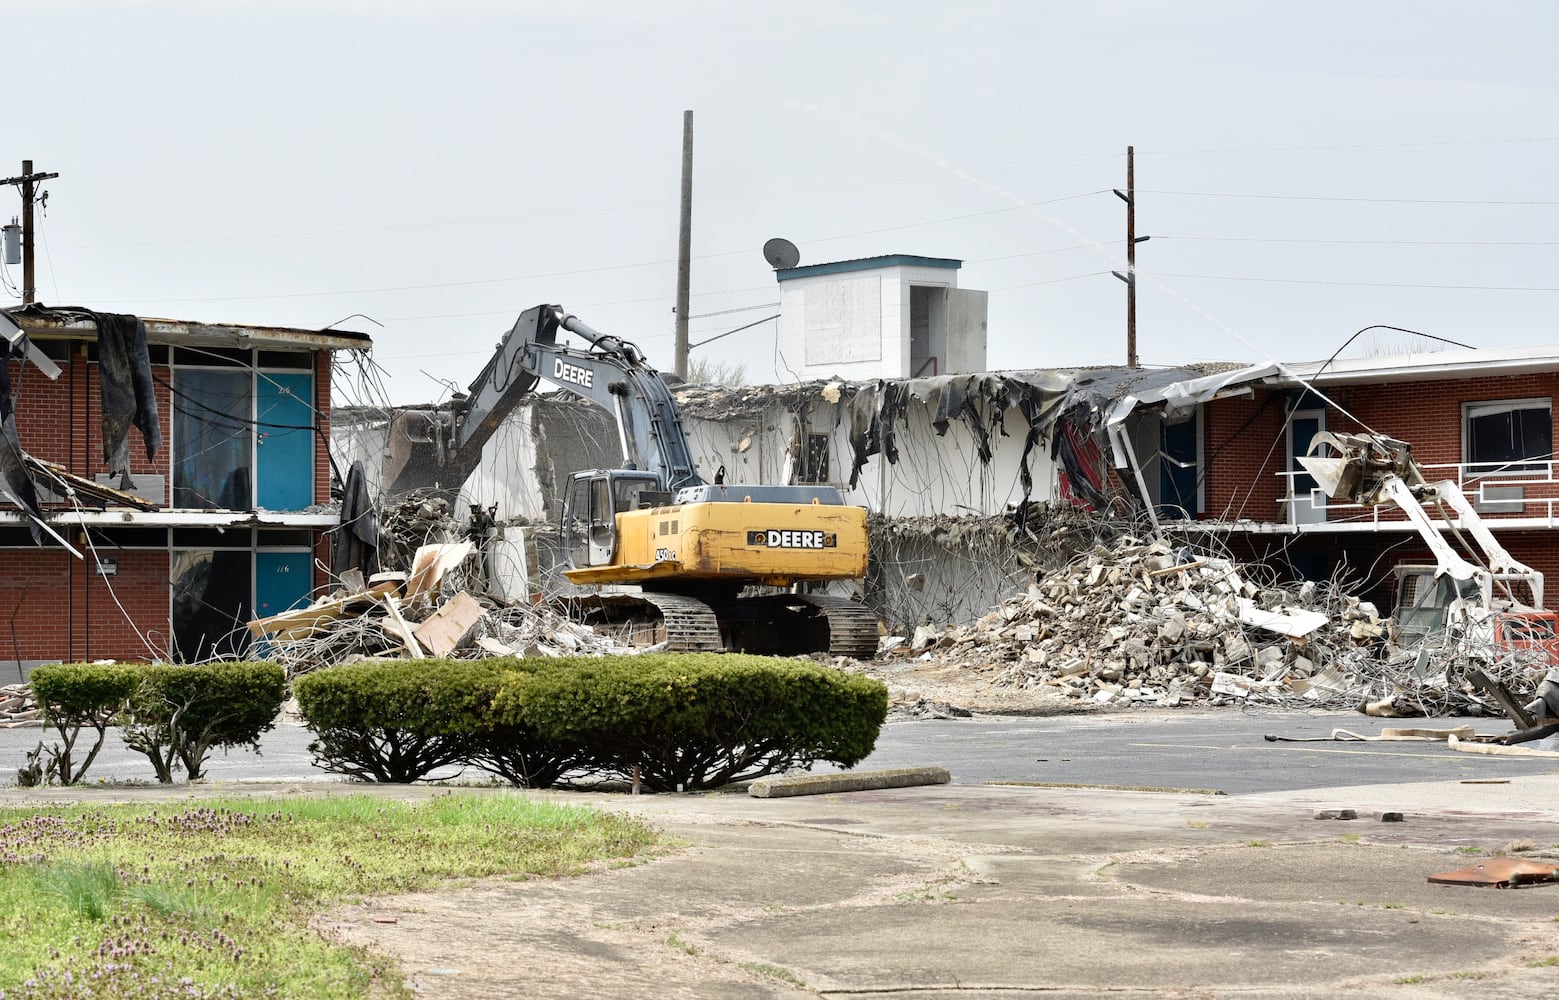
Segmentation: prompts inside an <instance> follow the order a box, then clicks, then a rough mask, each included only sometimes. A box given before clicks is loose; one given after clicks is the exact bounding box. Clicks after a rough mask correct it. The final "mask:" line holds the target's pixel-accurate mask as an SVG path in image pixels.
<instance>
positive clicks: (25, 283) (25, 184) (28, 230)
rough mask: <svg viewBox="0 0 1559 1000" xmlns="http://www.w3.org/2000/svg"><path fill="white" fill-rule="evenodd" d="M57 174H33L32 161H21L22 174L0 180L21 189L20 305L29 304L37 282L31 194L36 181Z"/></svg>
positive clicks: (32, 194)
mask: <svg viewBox="0 0 1559 1000" xmlns="http://www.w3.org/2000/svg"><path fill="white" fill-rule="evenodd" d="M58 176H59V174H35V173H33V172H32V161H31V160H23V161H22V175H21V176H20V177H7V178H5V179H4V180H0V184H10V185H12V186H13V187H19V188H21V189H22V305H24V306H25V305H31V304H32V302H33V299H34V297H35V293H36V290H37V284H36V282H35V281H34V280H33V256H32V203H33V196H34V195H35V194H36V193H37V190H38V182H39V181H46V180H49V179H51V178H54V177H58Z"/></svg>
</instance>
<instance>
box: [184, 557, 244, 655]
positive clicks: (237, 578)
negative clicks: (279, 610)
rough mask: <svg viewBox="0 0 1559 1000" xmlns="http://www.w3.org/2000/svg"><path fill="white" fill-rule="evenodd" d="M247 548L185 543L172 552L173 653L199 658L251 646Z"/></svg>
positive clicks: (236, 653)
mask: <svg viewBox="0 0 1559 1000" xmlns="http://www.w3.org/2000/svg"><path fill="white" fill-rule="evenodd" d="M249 560H250V553H249V552H247V551H235V550H231V549H229V550H226V551H224V550H220V549H217V550H213V549H184V550H179V551H175V552H174V553H173V567H172V573H171V574H170V576H171V580H172V589H173V623H172V624H173V649H172V650H171V651H170V652H171V653H172V655H173V658H174V659H175V660H177V661H178V662H181V663H197V662H200V661H202V660H209V659H214V658H221V659H233V658H237V657H242V656H243V655H244V654H245V653H247V652H248V650H249V629H248V627H247V625H246V623H247V622H248V621H249V619H250V617H251V616H250V610H249V609H250V594H249V591H250V586H251V580H252V579H253V577H254V572H253V569H252V567H251V565H250V561H249Z"/></svg>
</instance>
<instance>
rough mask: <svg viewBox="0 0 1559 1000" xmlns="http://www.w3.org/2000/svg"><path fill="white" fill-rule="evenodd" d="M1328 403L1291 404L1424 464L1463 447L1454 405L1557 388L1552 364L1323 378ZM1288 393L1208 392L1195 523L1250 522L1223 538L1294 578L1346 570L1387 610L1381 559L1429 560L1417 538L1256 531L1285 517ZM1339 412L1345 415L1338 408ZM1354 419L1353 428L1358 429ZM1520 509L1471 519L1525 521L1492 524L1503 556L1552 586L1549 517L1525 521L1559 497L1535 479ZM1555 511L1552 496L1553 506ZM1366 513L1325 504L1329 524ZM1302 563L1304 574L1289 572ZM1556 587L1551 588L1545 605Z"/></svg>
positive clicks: (1388, 513) (1454, 456)
mask: <svg viewBox="0 0 1559 1000" xmlns="http://www.w3.org/2000/svg"><path fill="white" fill-rule="evenodd" d="M1321 389H1322V391H1323V392H1324V394H1325V396H1326V400H1322V399H1319V398H1317V397H1314V396H1309V397H1305V398H1304V401H1303V402H1302V403H1301V404H1300V405H1299V406H1298V407H1297V408H1299V409H1306V410H1309V409H1324V410H1325V411H1326V430H1328V431H1333V432H1351V431H1359V430H1364V429H1368V430H1371V431H1374V432H1377V433H1380V434H1385V435H1388V436H1390V437H1394V438H1397V439H1400V440H1403V441H1406V442H1408V443H1409V444H1411V445H1412V447H1413V457H1414V458H1415V459H1416V460H1417V461H1418V463H1419V464H1420V465H1423V466H1434V465H1438V464H1447V465H1449V464H1456V463H1460V462H1463V461H1465V456H1464V454H1463V442H1462V434H1463V430H1462V428H1463V408H1464V405H1465V404H1468V403H1479V402H1494V401H1504V400H1519V399H1549V400H1552V399H1553V398H1555V397H1556V396H1559V372H1549V373H1541V374H1523V375H1498V376H1491V377H1479V378H1461V379H1447V380H1427V379H1426V380H1423V381H1413V382H1394V383H1385V384H1370V385H1363V384H1360V385H1336V386H1324V385H1323V386H1321ZM1299 398H1300V395H1299V391H1298V390H1284V389H1281V388H1267V387H1258V388H1257V389H1256V390H1255V394H1254V396H1252V397H1246V398H1233V399H1225V400H1218V401H1215V402H1213V403H1210V404H1207V406H1206V407H1205V409H1204V412H1203V424H1202V426H1203V441H1202V471H1203V475H1204V490H1205V507H1204V510H1205V513H1204V514H1203V515H1202V518H1201V519H1202V520H1204V521H1223V522H1234V521H1240V520H1245V521H1252V522H1256V525H1253V526H1252V528H1255V529H1256V530H1249V531H1242V530H1241V529H1240V528H1238V527H1236V528H1234V529H1232V530H1233V534H1231V536H1230V542H1231V544H1232V545H1233V546H1234V547H1235V548H1236V550H1237V551H1238V552H1239V553H1240V554H1241V555H1243V556H1245V557H1247V558H1263V559H1266V560H1269V561H1272V562H1274V563H1276V564H1277V565H1279V566H1281V565H1282V564H1283V563H1284V562H1285V561H1286V562H1287V563H1288V564H1289V566H1290V567H1291V568H1293V569H1295V571H1296V572H1295V575H1306V576H1311V577H1314V576H1315V575H1317V573H1318V571H1320V572H1327V573H1330V572H1336V571H1338V570H1341V569H1344V568H1346V570H1347V571H1348V572H1349V573H1350V574H1351V576H1352V577H1353V579H1354V580H1355V581H1358V582H1362V583H1363V585H1364V587H1365V588H1366V589H1367V591H1368V593H1369V594H1370V596H1372V597H1374V598H1375V599H1376V600H1377V601H1378V602H1381V603H1382V608H1381V610H1382V611H1383V612H1384V611H1389V610H1390V607H1389V596H1390V585H1391V574H1390V570H1391V567H1392V566H1394V565H1397V564H1399V563H1431V564H1432V563H1433V561H1434V560H1433V558H1432V556H1431V555H1430V553H1429V550H1428V548H1427V547H1426V546H1425V545H1423V543H1422V542H1421V541H1419V538H1418V535H1417V534H1416V533H1415V532H1413V531H1412V530H1410V529H1407V528H1405V527H1400V528H1391V529H1388V530H1386V531H1382V532H1378V533H1377V532H1361V531H1358V530H1328V529H1327V528H1326V527H1325V526H1318V527H1317V528H1316V529H1315V530H1307V531H1306V532H1303V533H1301V534H1299V535H1298V536H1297V537H1296V535H1294V534H1293V533H1289V532H1281V531H1280V532H1278V533H1274V532H1273V531H1272V529H1271V528H1270V527H1269V528H1266V529H1260V528H1257V526H1259V525H1268V526H1276V525H1286V524H1287V521H1288V511H1287V508H1286V506H1285V505H1284V504H1283V503H1282V502H1281V501H1282V499H1283V498H1284V496H1285V495H1286V490H1287V488H1288V484H1287V480H1286V479H1284V478H1283V477H1282V476H1281V473H1283V472H1286V471H1287V470H1288V462H1289V441H1288V434H1287V429H1286V428H1287V424H1286V420H1287V416H1288V412H1289V411H1290V410H1291V409H1294V408H1296V401H1298V400H1299ZM1344 411H1346V412H1344ZM1361 424H1362V425H1363V426H1361ZM1455 473H1456V470H1454V469H1435V468H1432V467H1431V468H1426V469H1425V475H1426V476H1427V477H1428V478H1429V479H1430V480H1431V481H1435V480H1439V479H1454V478H1455ZM1523 489H1524V491H1525V501H1526V508H1525V510H1524V511H1522V512H1520V513H1514V512H1507V513H1486V514H1483V515H1481V516H1482V517H1483V518H1484V519H1485V520H1486V521H1488V522H1490V523H1491V525H1492V526H1494V527H1496V528H1497V527H1498V524H1499V522H1500V521H1501V520H1505V521H1510V520H1515V519H1525V520H1526V524H1525V525H1523V527H1522V528H1521V529H1518V530H1509V531H1501V532H1498V534H1497V537H1498V539H1499V541H1500V543H1501V544H1502V545H1504V546H1505V548H1506V549H1507V550H1509V552H1510V553H1511V555H1512V556H1514V557H1515V558H1517V559H1519V560H1521V561H1522V562H1525V563H1527V564H1528V565H1530V566H1531V567H1532V568H1534V569H1537V570H1541V571H1542V572H1543V573H1544V575H1545V577H1546V579H1547V580H1548V581H1550V586H1553V587H1559V521H1556V522H1555V529H1554V530H1552V531H1549V530H1544V529H1542V528H1537V529H1533V528H1531V526H1530V525H1531V519H1532V518H1536V517H1546V516H1547V515H1548V506H1547V505H1546V504H1544V503H1542V501H1544V500H1549V499H1553V500H1556V501H1559V488H1556V487H1554V486H1552V485H1547V484H1542V483H1536V482H1533V483H1528V484H1524V485H1523ZM1555 506H1556V507H1559V503H1556V504H1555ZM1374 516H1376V517H1378V518H1379V519H1380V520H1383V521H1397V522H1400V521H1402V520H1403V518H1402V515H1401V514H1400V512H1397V511H1395V510H1393V509H1387V508H1382V509H1380V510H1379V511H1376V512H1374ZM1371 517H1372V514H1371V512H1369V511H1364V510H1360V509H1357V508H1346V509H1342V510H1331V511H1329V512H1328V521H1329V523H1331V524H1333V525H1337V524H1341V523H1347V522H1358V521H1368V520H1370V519H1371ZM1301 564H1303V568H1304V570H1305V572H1303V573H1301V572H1299V569H1300V567H1301ZM1556 597H1559V595H1554V596H1550V597H1549V598H1548V603H1549V604H1553V603H1555V598H1556Z"/></svg>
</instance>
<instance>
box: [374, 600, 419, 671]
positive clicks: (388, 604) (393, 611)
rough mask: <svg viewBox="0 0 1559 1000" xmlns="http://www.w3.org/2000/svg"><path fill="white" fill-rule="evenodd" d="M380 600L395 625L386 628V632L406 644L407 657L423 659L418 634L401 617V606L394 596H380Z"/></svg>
mask: <svg viewBox="0 0 1559 1000" xmlns="http://www.w3.org/2000/svg"><path fill="white" fill-rule="evenodd" d="M379 600H380V601H381V602H383V604H384V610H385V612H386V613H388V614H389V616H390V621H391V622H393V623H394V627H393V628H390V627H386V628H385V631H387V632H393V633H394V634H395V635H396V636H397V637H398V638H399V639H400V640H401V641H402V642H404V643H405V644H406V655H407V656H410V657H411V658H412V659H414V660H420V659H422V647H421V646H420V645H418V644H417V634H416V633H415V632H414V631H412V628H411V626H410V625H407V624H406V619H405V618H402V617H401V609H400V605H399V604H398V603H397V602H396V600H395V597H394V595H392V594H383V595H380V597H379Z"/></svg>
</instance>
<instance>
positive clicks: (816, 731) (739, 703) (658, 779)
mask: <svg viewBox="0 0 1559 1000" xmlns="http://www.w3.org/2000/svg"><path fill="white" fill-rule="evenodd" d="M509 677H510V683H509V684H508V685H507V686H506V687H505V688H504V690H503V691H501V692H500V694H499V697H498V699H497V702H496V704H495V709H496V715H497V717H498V718H499V719H500V720H502V721H504V722H509V723H513V724H517V725H523V726H525V727H526V728H528V729H529V730H530V731H531V732H533V733H535V734H536V736H537V737H539V738H540V739H542V740H544V741H547V742H549V743H552V744H554V745H560V746H578V747H580V748H582V750H581V752H582V753H583V754H585V755H586V757H585V758H584V759H582V760H581V762H580V763H581V764H582V765H584V766H587V767H593V768H596V769H600V770H604V771H609V772H614V773H617V774H620V775H623V776H625V777H626V776H628V775H631V774H632V773H633V771H634V769H635V768H637V769H638V772H639V777H640V780H641V781H642V782H643V784H644V785H646V786H647V787H649V788H651V789H654V790H659V791H672V790H684V789H685V790H688V791H692V790H695V789H703V788H714V787H717V786H719V785H723V784H726V783H728V782H731V781H738V780H744V779H748V778H757V777H761V776H763V775H766V774H773V773H775V772H777V771H782V770H785V769H787V768H790V767H793V766H802V767H806V766H810V765H811V764H812V763H814V762H816V761H830V762H832V763H835V764H839V765H841V766H843V767H852V766H854V765H855V764H857V763H859V762H860V761H861V760H862V759H864V758H865V757H866V756H867V755H868V754H869V753H871V751H872V748H873V746H875V744H876V740H877V733H878V730H879V729H881V727H882V723H883V720H884V719H885V718H886V717H887V713H888V693H887V688H886V687H884V685H883V684H882V683H881V682H880V681H876V680H872V679H870V678H867V677H862V676H859V675H853V674H846V673H843V672H841V671H839V670H836V669H833V668H830V667H824V666H820V665H818V664H815V663H810V662H806V661H802V660H789V659H775V658H769V657H760V656H744V655H737V654H700V655H686V654H683V655H676V654H661V655H650V656H630V657H604V658H599V659H596V658H591V659H586V658H577V659H568V660H557V661H551V662H550V663H548V664H547V665H545V666H544V667H542V668H540V669H536V670H534V671H531V672H526V673H519V672H514V673H511V674H510V675H509Z"/></svg>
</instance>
